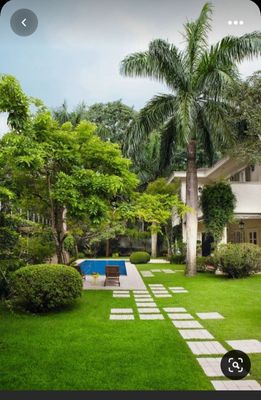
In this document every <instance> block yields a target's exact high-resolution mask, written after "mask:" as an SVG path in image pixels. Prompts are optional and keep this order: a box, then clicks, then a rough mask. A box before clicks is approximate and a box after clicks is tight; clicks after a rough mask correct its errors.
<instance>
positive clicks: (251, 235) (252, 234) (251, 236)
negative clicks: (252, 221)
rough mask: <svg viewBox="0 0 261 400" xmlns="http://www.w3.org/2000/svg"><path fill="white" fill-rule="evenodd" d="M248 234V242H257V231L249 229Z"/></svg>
mask: <svg viewBox="0 0 261 400" xmlns="http://www.w3.org/2000/svg"><path fill="white" fill-rule="evenodd" d="M248 235H249V236H248V238H249V243H252V244H257V231H250V232H249V233H248Z"/></svg>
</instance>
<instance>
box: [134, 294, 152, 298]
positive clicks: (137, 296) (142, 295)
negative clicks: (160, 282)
mask: <svg viewBox="0 0 261 400" xmlns="http://www.w3.org/2000/svg"><path fill="white" fill-rule="evenodd" d="M140 297H142V298H144V299H146V298H148V297H150V298H151V295H150V294H135V295H134V298H135V299H139V298H140Z"/></svg>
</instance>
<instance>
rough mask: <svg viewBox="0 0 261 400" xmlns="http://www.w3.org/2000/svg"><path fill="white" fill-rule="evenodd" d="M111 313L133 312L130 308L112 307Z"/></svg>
mask: <svg viewBox="0 0 261 400" xmlns="http://www.w3.org/2000/svg"><path fill="white" fill-rule="evenodd" d="M111 314H133V309H132V308H112V309H111Z"/></svg>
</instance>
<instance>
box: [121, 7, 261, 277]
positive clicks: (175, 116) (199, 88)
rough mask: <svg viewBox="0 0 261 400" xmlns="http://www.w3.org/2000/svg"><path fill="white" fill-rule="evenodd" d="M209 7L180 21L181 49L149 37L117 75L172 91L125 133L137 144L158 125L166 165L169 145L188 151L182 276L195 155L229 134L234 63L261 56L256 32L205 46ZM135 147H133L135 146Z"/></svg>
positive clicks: (191, 239) (192, 241)
mask: <svg viewBox="0 0 261 400" xmlns="http://www.w3.org/2000/svg"><path fill="white" fill-rule="evenodd" d="M211 14H212V6H211V4H210V3H206V4H205V5H204V6H203V8H202V11H201V13H200V15H199V17H198V19H197V20H196V21H188V22H186V23H185V25H184V28H185V33H184V42H185V49H184V50H182V51H181V50H179V49H178V48H177V47H176V46H175V45H174V44H170V43H169V42H167V41H165V40H161V39H157V40H153V41H152V42H151V43H150V44H149V48H148V50H147V51H143V52H139V53H134V54H131V55H129V56H127V57H126V58H125V59H124V60H123V61H122V64H121V73H122V74H123V75H125V76H129V77H136V76H138V77H149V78H151V79H154V80H157V81H159V82H162V83H165V84H166V86H167V88H168V90H169V91H170V92H171V93H167V94H159V95H157V96H155V97H154V98H153V99H152V100H151V101H149V102H148V104H147V105H146V106H145V107H144V108H143V109H142V110H141V112H140V115H139V118H138V119H137V120H136V121H135V124H134V127H133V129H132V134H131V135H130V141H132V142H133V144H134V145H135V144H136V147H137V145H138V144H139V143H141V139H142V138H144V137H146V136H147V135H149V133H150V132H151V131H152V130H155V129H161V137H162V141H161V142H162V152H161V154H162V156H163V158H162V165H163V166H164V165H168V164H169V159H170V155H171V149H172V148H173V147H174V146H175V145H176V144H179V145H181V146H183V147H184V148H186V151H187V157H186V158H187V178H186V187H187V193H186V203H187V205H188V207H189V209H190V210H191V211H189V212H188V213H187V216H186V233H187V234H186V238H187V239H186V240H187V268H186V275H188V276H192V275H195V274H196V246H197V224H198V220H197V208H198V183H197V165H196V159H197V156H196V153H197V146H198V144H199V143H202V146H204V148H205V150H206V152H207V153H208V154H210V155H211V154H213V150H214V149H215V148H221V147H222V146H223V147H224V146H225V145H226V144H228V143H229V139H230V138H231V129H229V128H230V127H229V126H228V124H226V119H225V116H226V114H227V113H228V112H229V111H230V110H231V107H232V106H233V104H231V102H230V99H229V98H228V97H226V92H227V87H228V86H230V85H231V86H232V85H235V84H236V83H237V82H238V80H239V72H238V68H237V64H239V63H241V62H242V61H243V60H245V59H247V58H251V57H254V56H258V55H260V54H261V34H260V32H253V33H247V34H245V35H243V36H241V37H233V36H227V37H224V38H223V39H222V40H221V41H220V42H218V43H216V44H214V45H211V46H210V47H209V45H208V33H209V31H210V29H211ZM137 151H138V149H137Z"/></svg>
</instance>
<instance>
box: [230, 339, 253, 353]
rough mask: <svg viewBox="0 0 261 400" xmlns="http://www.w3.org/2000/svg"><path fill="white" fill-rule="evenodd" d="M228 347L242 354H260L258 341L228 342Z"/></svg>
mask: <svg viewBox="0 0 261 400" xmlns="http://www.w3.org/2000/svg"><path fill="white" fill-rule="evenodd" d="M227 343H228V344H229V346H231V347H233V349H235V350H241V351H243V352H244V353H247V354H248V353H261V342H259V341H258V340H228V341H227Z"/></svg>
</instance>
